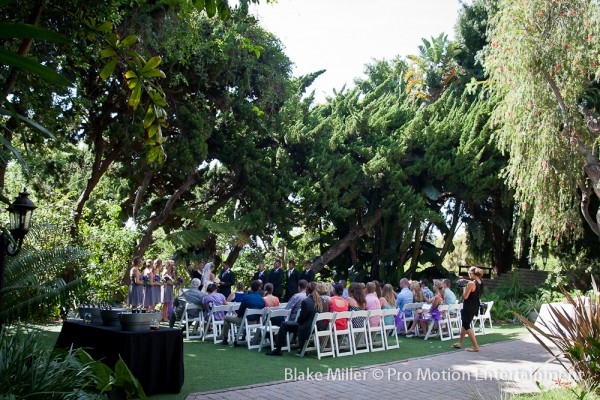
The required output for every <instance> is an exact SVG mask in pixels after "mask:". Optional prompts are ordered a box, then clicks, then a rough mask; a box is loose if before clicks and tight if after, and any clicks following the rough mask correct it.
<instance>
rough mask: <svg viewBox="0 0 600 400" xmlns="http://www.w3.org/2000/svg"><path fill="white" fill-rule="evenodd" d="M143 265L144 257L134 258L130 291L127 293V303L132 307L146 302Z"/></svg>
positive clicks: (130, 275) (130, 276)
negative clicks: (141, 270)
mask: <svg viewBox="0 0 600 400" xmlns="http://www.w3.org/2000/svg"><path fill="white" fill-rule="evenodd" d="M141 266H142V257H135V258H134V259H133V266H132V267H131V270H130V271H129V279H130V281H131V282H130V283H129V293H128V294H127V304H129V305H130V306H132V307H141V306H142V305H143V304H144V282H143V281H142V276H141V274H140V267H141Z"/></svg>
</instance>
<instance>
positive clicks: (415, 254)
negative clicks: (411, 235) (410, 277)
mask: <svg viewBox="0 0 600 400" xmlns="http://www.w3.org/2000/svg"><path fill="white" fill-rule="evenodd" d="M419 254H421V223H420V221H419V223H418V224H417V226H416V229H415V241H414V244H413V251H412V258H411V260H410V268H409V270H416V269H417V265H418V262H419Z"/></svg>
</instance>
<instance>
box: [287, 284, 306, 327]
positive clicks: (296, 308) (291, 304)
mask: <svg viewBox="0 0 600 400" xmlns="http://www.w3.org/2000/svg"><path fill="white" fill-rule="evenodd" d="M307 285H308V282H307V281H305V280H304V279H300V281H298V293H296V294H295V295H293V296H292V298H291V299H290V301H288V303H287V305H286V306H285V308H286V309H287V310H290V317H289V318H288V319H289V320H290V321H293V320H295V319H296V315H297V314H298V312H300V306H301V304H302V301H303V300H304V299H306V286H307Z"/></svg>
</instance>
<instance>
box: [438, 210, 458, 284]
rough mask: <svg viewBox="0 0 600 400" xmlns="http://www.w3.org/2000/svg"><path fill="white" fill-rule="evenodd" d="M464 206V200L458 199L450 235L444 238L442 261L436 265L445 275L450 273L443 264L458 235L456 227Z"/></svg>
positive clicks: (441, 253) (440, 258)
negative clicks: (455, 236)
mask: <svg viewBox="0 0 600 400" xmlns="http://www.w3.org/2000/svg"><path fill="white" fill-rule="evenodd" d="M462 204H463V201H462V200H460V199H456V202H455V205H454V211H453V212H452V223H451V224H450V229H449V231H448V233H447V234H446V236H444V245H443V246H442V250H441V251H440V257H439V260H440V261H439V263H438V264H436V265H435V267H436V268H437V269H438V271H440V272H442V273H444V274H445V275H446V274H448V271H447V270H446V268H444V267H443V266H442V262H443V261H444V258H445V257H446V254H448V252H449V251H450V248H451V247H452V244H453V242H454V235H456V227H457V226H458V221H460V214H461V207H462Z"/></svg>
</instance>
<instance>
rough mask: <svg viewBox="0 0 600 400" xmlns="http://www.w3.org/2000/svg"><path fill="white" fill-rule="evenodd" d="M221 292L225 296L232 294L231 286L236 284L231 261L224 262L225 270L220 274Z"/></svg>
mask: <svg viewBox="0 0 600 400" xmlns="http://www.w3.org/2000/svg"><path fill="white" fill-rule="evenodd" d="M219 281H220V282H219V293H221V294H223V296H225V298H227V297H229V295H230V294H231V287H232V286H233V285H235V274H234V273H233V271H232V270H231V269H230V268H229V263H228V262H224V263H223V270H222V271H221V273H220V274H219Z"/></svg>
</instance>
